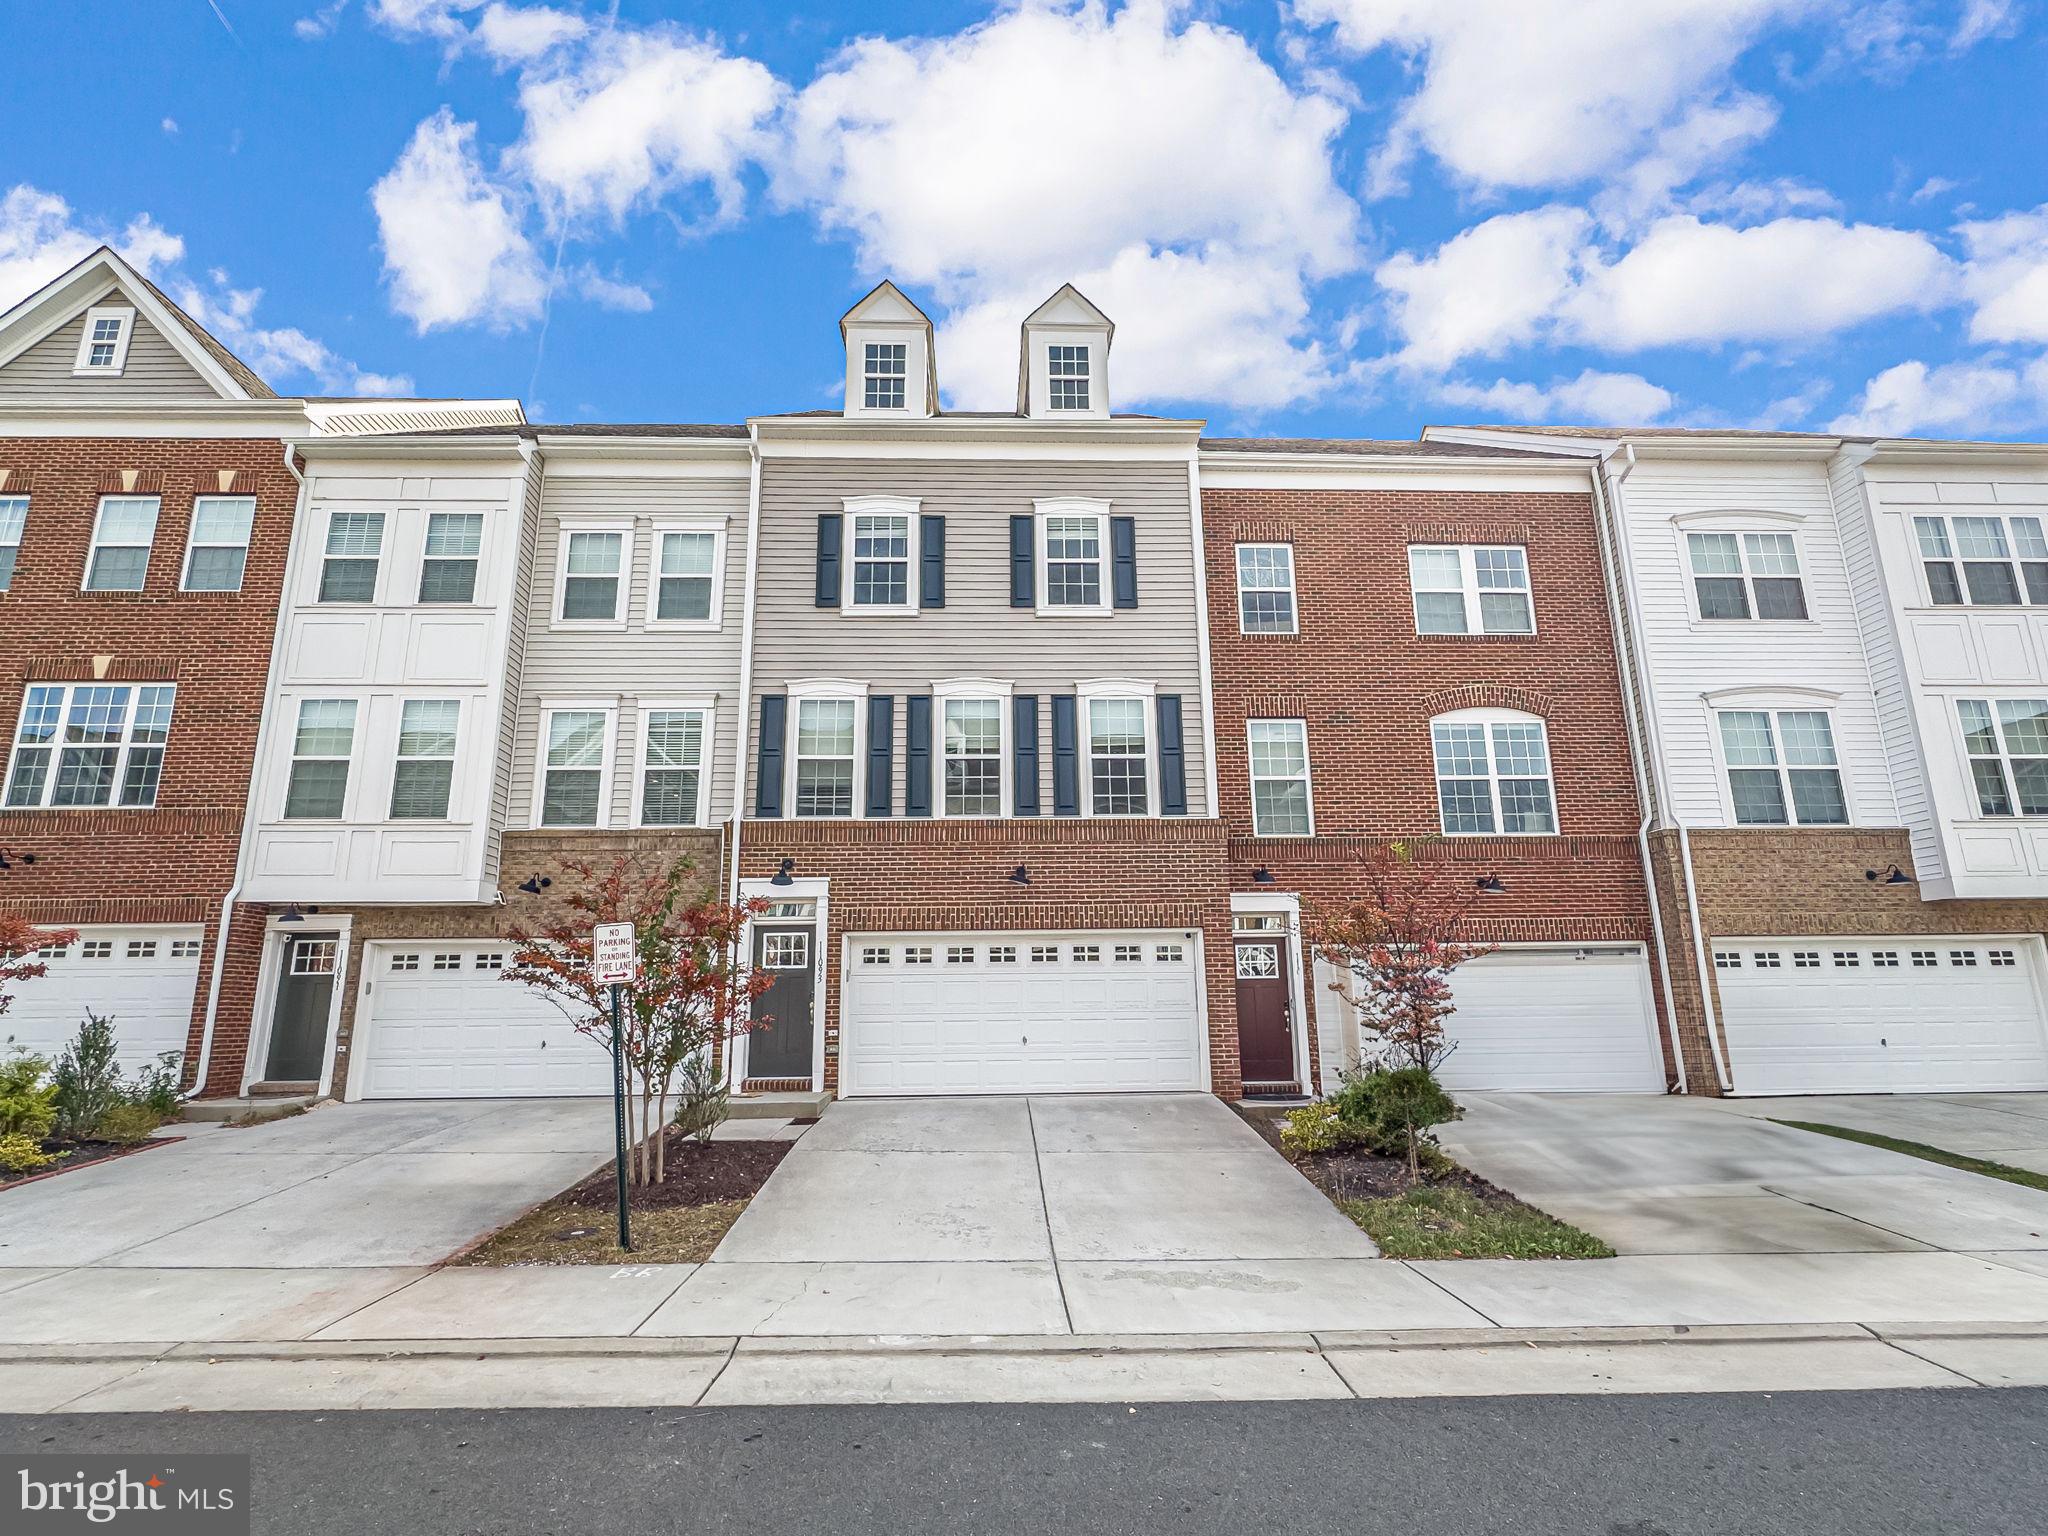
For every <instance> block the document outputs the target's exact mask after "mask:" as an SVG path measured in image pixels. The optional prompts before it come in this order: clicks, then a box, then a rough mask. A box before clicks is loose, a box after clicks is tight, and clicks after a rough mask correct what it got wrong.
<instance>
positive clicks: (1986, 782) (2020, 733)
mask: <svg viewBox="0 0 2048 1536" xmlns="http://www.w3.org/2000/svg"><path fill="white" fill-rule="evenodd" d="M1956 714H1957V716H1958V717H1959V719H1960V720H1961V723H1962V728H1963V750H1964V752H1965V753H1966V754H1967V755H1968V757H1969V761H1970V777H1971V780H1972V781H1973V782H1974V784H1975V787H1976V791H1977V809H1978V812H1979V813H1980V814H1981V815H1985V816H2048V699H1957V700H1956Z"/></svg>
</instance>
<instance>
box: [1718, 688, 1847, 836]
mask: <svg viewBox="0 0 2048 1536" xmlns="http://www.w3.org/2000/svg"><path fill="white" fill-rule="evenodd" d="M1716 713H1717V714H1718V716H1719V725H1720V732H1721V758H1722V761H1723V762H1724V763H1725V764H1726V765H1727V769H1728V799H1729V803H1730V804H1731V806H1732V807H1733V808H1734V811H1735V821H1736V825H1738V826H1745V827H1773V826H1775V827H1784V826H1794V825H1796V826H1802V827H1826V826H1843V825H1846V824H1847V822H1848V820H1849V802H1848V800H1847V799H1846V798H1844V796H1843V793H1842V770H1841V768H1840V767H1839V766H1838V764H1837V762H1836V759H1835V733H1834V727H1833V725H1832V724H1831V723H1830V722H1829V720H1828V712H1827V711H1826V710H1824V709H1723V710H1719V711H1717V712H1716Z"/></svg>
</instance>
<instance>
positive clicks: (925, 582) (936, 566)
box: [917, 517, 946, 608]
mask: <svg viewBox="0 0 2048 1536" xmlns="http://www.w3.org/2000/svg"><path fill="white" fill-rule="evenodd" d="M917 536H918V540H919V544H920V548H921V549H922V552H923V556H924V571H923V574H922V575H921V576H920V577H919V579H918V583H917V606H918V607H920V608H943V607H945V606H946V520H945V519H944V518H943V517H920V518H919V519H918V520H917Z"/></svg>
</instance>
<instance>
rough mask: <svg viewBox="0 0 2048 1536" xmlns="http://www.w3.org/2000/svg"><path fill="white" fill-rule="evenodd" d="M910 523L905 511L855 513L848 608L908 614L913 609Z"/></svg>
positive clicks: (914, 595)
mask: <svg viewBox="0 0 2048 1536" xmlns="http://www.w3.org/2000/svg"><path fill="white" fill-rule="evenodd" d="M910 524H911V517H910V514H909V513H907V512H856V513H854V515H853V581H852V582H851V584H850V585H849V586H848V588H847V594H846V606H847V607H849V608H868V609H876V608H885V609H899V610H906V611H907V610H909V609H910V608H912V607H913V606H915V603H916V594H915V591H914V590H913V588H912V587H911V584H910V583H911V577H910Z"/></svg>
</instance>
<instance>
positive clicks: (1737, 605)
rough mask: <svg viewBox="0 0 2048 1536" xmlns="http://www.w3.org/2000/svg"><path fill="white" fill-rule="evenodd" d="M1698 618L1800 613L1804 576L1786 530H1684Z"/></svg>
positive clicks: (1802, 611)
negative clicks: (1727, 531)
mask: <svg viewBox="0 0 2048 1536" xmlns="http://www.w3.org/2000/svg"><path fill="white" fill-rule="evenodd" d="M1685 551H1686V558H1687V560H1688V561H1689V562H1690V563H1691V565H1692V590H1693V597H1694V600H1695V601H1696V602H1697V603H1698V604H1699V614H1700V617H1701V618H1702V619H1803V618H1805V617H1806V582H1805V580H1804V579H1803V578H1802V576H1801V575H1800V571H1799V546H1798V545H1797V544H1796V543H1794V542H1793V539H1792V535H1791V534H1789V533H1688V534H1687V535H1686V536H1685Z"/></svg>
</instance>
